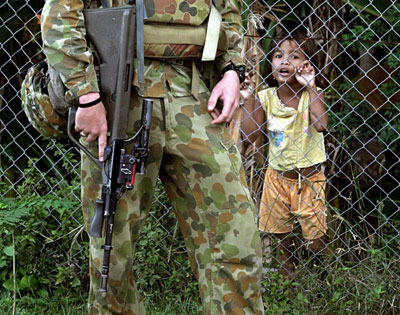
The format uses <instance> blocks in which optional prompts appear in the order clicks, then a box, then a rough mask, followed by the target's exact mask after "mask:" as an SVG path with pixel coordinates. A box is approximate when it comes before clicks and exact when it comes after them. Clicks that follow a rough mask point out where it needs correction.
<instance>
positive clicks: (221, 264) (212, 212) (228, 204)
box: [41, 0, 263, 314]
mask: <svg viewBox="0 0 400 315" xmlns="http://www.w3.org/2000/svg"><path fill="white" fill-rule="evenodd" d="M168 2H170V3H174V0H169V1H168ZM213 2H214V4H215V6H216V8H217V9H218V10H219V11H220V13H221V15H222V17H223V25H222V27H223V28H224V30H225V33H226V34H227V36H228V41H227V42H228V44H229V47H228V50H227V51H226V53H225V54H224V55H222V56H220V57H218V58H217V59H216V60H215V63H213V64H214V65H215V67H216V68H217V69H218V70H221V69H222V68H223V66H225V65H226V63H227V62H228V61H233V62H234V63H235V64H237V65H238V64H242V59H241V57H240V51H241V43H242V36H241V33H240V23H241V20H240V15H239V13H240V10H241V2H240V1H236V0H215V1H213ZM188 3H190V1H188ZM121 4H124V1H119V0H113V5H114V6H116V5H121ZM98 5H99V3H98V1H81V0H47V1H46V4H45V7H44V9H43V11H42V24H41V25H42V36H43V47H44V52H45V54H46V56H47V58H48V61H49V63H51V64H52V65H53V66H54V67H55V68H56V70H57V71H58V72H60V75H61V78H62V79H63V81H64V83H65V85H66V86H67V92H66V99H67V100H74V99H77V98H78V97H79V96H81V95H84V94H86V93H88V92H98V86H97V80H96V74H95V70H94V66H93V55H92V53H91V51H90V48H89V47H88V46H87V43H86V41H85V34H84V20H83V14H82V10H83V9H84V8H89V7H96V6H98ZM201 69H202V65H201V64H199V70H201ZM191 78H192V73H191V68H186V67H185V66H183V65H180V64H176V63H171V62H167V61H160V60H153V59H145V84H144V85H139V84H138V83H137V77H136V74H135V76H134V82H133V84H134V85H135V86H136V92H137V94H138V95H140V96H141V97H153V98H157V99H158V100H157V101H156V102H155V104H154V110H153V118H152V129H151V131H150V156H149V157H148V160H147V174H146V175H144V176H137V178H136V181H135V189H134V190H133V191H132V192H127V193H125V194H124V195H123V198H122V199H121V200H120V201H119V202H118V205H117V206H118V208H117V214H116V218H115V226H114V236H113V246H114V250H113V251H112V257H111V265H110V279H109V282H108V285H109V288H108V292H107V293H106V294H104V293H100V292H99V290H98V288H99V285H100V271H99V270H100V268H101V263H102V259H103V251H102V250H101V245H102V242H103V240H102V239H94V238H91V240H90V256H91V259H90V278H91V288H90V294H89V303H90V306H89V309H90V313H91V314H144V309H143V304H142V302H141V299H140V297H139V296H138V294H137V290H136V287H135V282H134V275H133V274H132V269H133V268H132V266H133V263H134V262H133V255H134V249H135V244H136V242H137V239H138V237H139V234H140V231H141V227H142V224H143V222H144V219H145V218H146V216H147V214H148V211H149V208H150V206H151V200H152V197H153V193H154V188H155V183H156V179H157V177H158V176H159V177H160V178H161V180H162V182H163V184H164V187H165V189H166V191H167V193H168V196H169V198H170V200H171V203H172V205H173V207H174V211H175V213H176V217H177V220H178V222H179V225H180V228H181V231H182V233H183V236H184V238H185V242H186V246H187V251H188V255H189V259H190V261H191V264H192V267H193V271H194V273H195V275H196V277H197V278H198V281H199V283H200V288H199V289H200V292H201V296H202V302H203V307H204V313H205V314H262V313H263V304H262V300H261V292H260V283H259V281H260V276H261V265H262V264H261V242H260V238H259V234H258V230H257V226H256V217H255V207H254V205H253V203H252V201H251V198H250V195H249V191H248V189H247V186H246V180H245V176H244V173H243V170H242V165H241V158H240V154H239V153H238V151H237V148H236V146H235V145H234V143H233V140H232V139H231V137H230V134H229V132H228V130H227V129H226V128H225V127H224V126H223V125H219V126H211V123H210V122H211V116H210V115H209V113H208V111H207V107H206V105H207V99H208V97H209V93H210V92H209V89H208V88H207V86H206V84H205V83H204V80H202V77H200V84H199V90H198V93H199V98H198V100H196V99H195V98H194V97H193V96H192V93H191ZM161 103H165V116H164V115H163V111H162V106H161ZM139 104H141V102H140V100H135V99H133V100H132V102H131V107H132V108H131V109H132V110H131V114H130V126H131V127H132V131H131V133H132V134H133V132H134V131H135V130H137V128H138V124H139V121H138V120H137V119H138V117H140V105H139ZM83 142H84V139H83ZM87 145H88V147H89V148H91V149H93V152H96V151H97V144H95V143H92V144H90V145H89V144H87ZM101 182H102V180H101V174H100V170H98V169H97V168H96V167H95V165H94V164H93V163H92V162H91V161H90V160H89V158H87V157H86V156H85V155H83V156H82V208H83V213H84V218H85V222H86V224H88V222H89V221H90V218H91V216H92V215H93V209H94V201H95V200H96V198H97V197H98V194H99V190H100V186H101ZM138 276H139V277H140V275H138Z"/></svg>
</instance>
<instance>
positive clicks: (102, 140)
mask: <svg viewBox="0 0 400 315" xmlns="http://www.w3.org/2000/svg"><path fill="white" fill-rule="evenodd" d="M98 145H99V161H100V162H104V150H105V148H106V146H107V132H102V133H100V135H99V139H98Z"/></svg>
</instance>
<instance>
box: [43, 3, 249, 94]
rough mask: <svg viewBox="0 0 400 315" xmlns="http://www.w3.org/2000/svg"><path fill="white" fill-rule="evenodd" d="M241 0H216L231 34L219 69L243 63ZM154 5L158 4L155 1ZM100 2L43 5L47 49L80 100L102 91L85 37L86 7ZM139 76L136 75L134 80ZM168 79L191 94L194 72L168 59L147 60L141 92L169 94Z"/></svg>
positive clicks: (175, 88) (70, 91)
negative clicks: (191, 73) (81, 97)
mask: <svg viewBox="0 0 400 315" xmlns="http://www.w3.org/2000/svg"><path fill="white" fill-rule="evenodd" d="M149 1H150V2H152V1H154V0H145V3H146V5H147V2H149ZM168 1H172V2H174V1H175V0H168ZM168 1H167V2H168ZM240 1H241V0H214V1H213V3H214V5H215V6H216V8H217V9H218V11H219V12H220V13H221V15H222V19H223V22H222V28H224V30H225V32H226V34H227V37H228V38H227V39H228V50H227V52H226V53H225V54H223V55H222V56H219V57H217V58H216V60H215V63H214V64H215V66H216V68H217V69H218V70H221V69H222V68H223V67H224V66H225V65H226V64H227V63H228V62H229V61H232V62H233V63H234V64H236V65H238V64H243V62H242V58H241V55H240V52H241V48H242V34H241V26H240V23H241V18H240V11H241V9H242V3H241V2H240ZM112 2H113V6H119V5H123V4H125V2H126V0H112ZM152 5H153V6H154V3H152ZM191 5H192V4H191ZM99 6H100V1H96V0H46V3H45V6H44V8H43V11H42V18H41V29H42V39H43V50H44V53H45V55H46V58H47V61H48V62H49V63H50V64H51V65H52V66H53V67H54V68H55V69H56V70H57V71H58V72H59V73H60V76H61V79H62V80H63V82H64V84H65V86H66V87H67V92H66V100H67V101H71V100H76V99H77V98H78V97H79V96H81V95H84V94H86V93H89V92H99V87H98V83H97V78H96V73H95V69H94V65H93V55H92V52H91V50H90V48H89V47H88V45H87V42H86V39H85V29H84V19H83V13H82V10H83V9H86V8H97V7H99ZM167 67H168V68H167ZM136 80H137V79H136V77H135V78H134V84H135V82H136ZM166 82H168V86H169V88H170V92H171V93H172V94H173V95H174V96H186V95H190V94H191V91H190V90H191V76H190V74H189V73H188V71H187V68H184V67H182V66H179V65H177V64H172V65H171V66H167V65H166V64H165V62H161V61H157V60H148V59H147V60H145V85H144V86H142V87H141V88H140V89H139V88H138V92H139V94H140V95H142V96H146V97H162V96H165V95H166V91H165V86H166V84H165V83H166ZM135 85H136V86H138V85H137V84H135ZM205 90H207V87H205V86H204V85H201V86H200V87H199V91H198V92H199V93H201V92H203V91H205Z"/></svg>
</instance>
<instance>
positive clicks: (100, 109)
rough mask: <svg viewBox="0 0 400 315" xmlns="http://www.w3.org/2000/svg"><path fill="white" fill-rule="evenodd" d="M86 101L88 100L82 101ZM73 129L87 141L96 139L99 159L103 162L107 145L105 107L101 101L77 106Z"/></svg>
mask: <svg viewBox="0 0 400 315" xmlns="http://www.w3.org/2000/svg"><path fill="white" fill-rule="evenodd" d="M79 100H80V102H81V103H87V102H89V101H86V102H84V101H82V100H81V98H80V99H79ZM75 130H76V131H77V132H79V133H80V134H81V135H83V136H84V137H86V140H87V141H88V142H93V141H96V139H98V147H99V161H100V162H104V149H105V148H106V145H107V118H106V109H105V107H104V105H103V103H102V102H100V103H98V104H96V105H94V106H91V107H87V108H78V110H77V112H76V117H75Z"/></svg>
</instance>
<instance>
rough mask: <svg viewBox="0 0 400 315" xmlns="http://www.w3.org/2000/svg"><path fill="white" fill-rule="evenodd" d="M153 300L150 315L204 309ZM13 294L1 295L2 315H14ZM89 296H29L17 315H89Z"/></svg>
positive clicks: (19, 304)
mask: <svg viewBox="0 0 400 315" xmlns="http://www.w3.org/2000/svg"><path fill="white" fill-rule="evenodd" d="M146 302H147V303H146ZM153 303H154V302H151V300H150V299H149V300H146V299H145V308H146V312H147V314H150V315H164V314H165V315H167V314H168V315H170V314H174V315H187V314H190V315H201V314H202V307H201V305H200V303H199V302H198V301H193V300H190V299H184V298H182V297H177V298H176V299H173V300H172V299H171V300H166V301H162V302H160V303H159V304H155V303H154V304H153ZM12 309H13V298H12V293H10V292H2V293H1V294H0V314H7V315H8V314H10V315H11V314H12ZM87 313H88V312H87V296H86V295H85V294H83V295H82V296H66V297H62V296H59V297H51V298H48V299H42V298H33V297H31V296H29V295H25V296H23V297H18V298H17V304H16V314H17V315H42V314H57V315H87Z"/></svg>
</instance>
